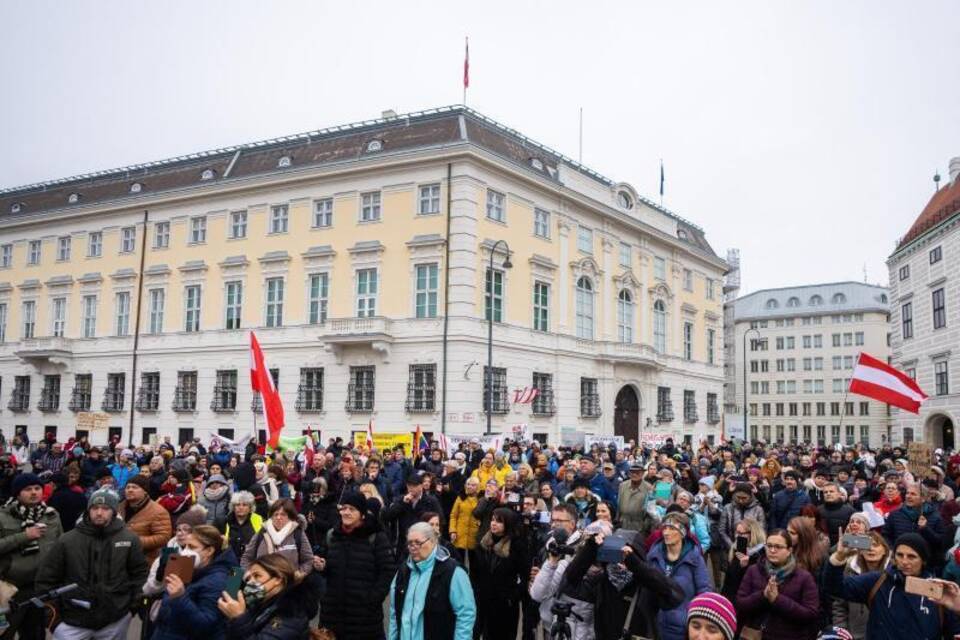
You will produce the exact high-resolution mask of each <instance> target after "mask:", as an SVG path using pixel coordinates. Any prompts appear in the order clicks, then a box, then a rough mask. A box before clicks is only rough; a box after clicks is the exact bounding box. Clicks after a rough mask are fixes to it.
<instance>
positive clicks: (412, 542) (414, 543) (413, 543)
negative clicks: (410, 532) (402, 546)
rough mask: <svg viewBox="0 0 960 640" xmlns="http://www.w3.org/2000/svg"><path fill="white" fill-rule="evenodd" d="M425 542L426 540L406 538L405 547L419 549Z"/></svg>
mask: <svg viewBox="0 0 960 640" xmlns="http://www.w3.org/2000/svg"><path fill="white" fill-rule="evenodd" d="M426 543H427V541H426V540H407V549H419V548H420V547H422V546H423V545H425V544H426Z"/></svg>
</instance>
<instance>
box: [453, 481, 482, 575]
mask: <svg viewBox="0 0 960 640" xmlns="http://www.w3.org/2000/svg"><path fill="white" fill-rule="evenodd" d="M479 491H480V480H478V479H477V478H476V477H470V478H467V480H466V482H464V484H463V494H462V495H460V496H457V499H456V501H455V502H454V503H453V509H452V510H451V511H450V522H449V528H450V542H452V543H453V547H454V548H455V549H457V551H458V552H459V553H460V555H461V558H460V559H461V561H462V560H463V556H465V555H466V554H467V552H470V551H473V550H474V549H476V548H477V543H478V540H477V532H479V531H480V521H479V520H478V519H477V518H474V517H473V510H474V509H476V508H477V500H478V493H479Z"/></svg>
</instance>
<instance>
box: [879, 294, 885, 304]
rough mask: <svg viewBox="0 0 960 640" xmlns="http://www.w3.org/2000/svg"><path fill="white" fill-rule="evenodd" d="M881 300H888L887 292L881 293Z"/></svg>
mask: <svg viewBox="0 0 960 640" xmlns="http://www.w3.org/2000/svg"><path fill="white" fill-rule="evenodd" d="M880 302H883V303H886V302H887V294H885V293H881V294H880Z"/></svg>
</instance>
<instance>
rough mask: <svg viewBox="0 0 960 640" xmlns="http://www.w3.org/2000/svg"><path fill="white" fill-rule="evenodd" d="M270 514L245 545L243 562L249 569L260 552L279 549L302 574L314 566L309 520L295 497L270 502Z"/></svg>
mask: <svg viewBox="0 0 960 640" xmlns="http://www.w3.org/2000/svg"><path fill="white" fill-rule="evenodd" d="M268 516H269V518H268V519H267V521H266V522H265V523H264V524H263V526H262V527H261V528H260V531H258V532H257V533H256V534H255V535H254V536H253V538H251V539H250V542H248V543H247V546H246V549H244V552H243V557H242V558H241V559H240V565H241V566H242V567H243V568H244V569H248V568H249V567H250V565H251V564H252V563H253V561H254V560H256V559H257V558H259V557H260V556H265V555H268V554H271V553H279V554H280V555H282V556H283V557H284V558H286V559H287V560H288V561H290V564H292V565H293V566H294V567H296V569H297V573H298V574H299V575H300V576H305V575H307V574H308V573H310V572H311V571H312V570H313V550H312V548H311V547H310V541H309V540H308V539H307V534H306V532H305V531H304V527H305V525H306V522H305V521H304V520H302V519H301V517H300V514H298V513H297V509H296V507H294V506H293V501H292V500H290V499H289V498H281V499H278V500H277V501H276V502H274V503H273V504H272V505H270V511H269V512H268Z"/></svg>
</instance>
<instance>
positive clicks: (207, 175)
mask: <svg viewBox="0 0 960 640" xmlns="http://www.w3.org/2000/svg"><path fill="white" fill-rule="evenodd" d="M200 179H201V180H213V169H204V170H203V173H201V174H200Z"/></svg>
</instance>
